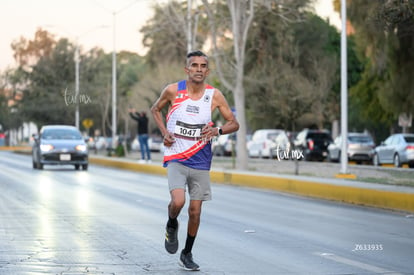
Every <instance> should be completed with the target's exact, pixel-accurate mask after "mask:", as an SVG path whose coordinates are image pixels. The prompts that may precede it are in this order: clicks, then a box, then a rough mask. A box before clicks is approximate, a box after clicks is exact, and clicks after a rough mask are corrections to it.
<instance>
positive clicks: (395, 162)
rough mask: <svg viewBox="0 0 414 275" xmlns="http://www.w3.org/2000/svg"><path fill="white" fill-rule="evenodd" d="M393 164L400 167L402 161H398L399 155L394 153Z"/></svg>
mask: <svg viewBox="0 0 414 275" xmlns="http://www.w3.org/2000/svg"><path fill="white" fill-rule="evenodd" d="M394 166H395V167H401V166H402V163H401V161H400V156H399V155H398V154H395V155H394Z"/></svg>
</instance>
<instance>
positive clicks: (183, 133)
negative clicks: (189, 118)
mask: <svg viewBox="0 0 414 275" xmlns="http://www.w3.org/2000/svg"><path fill="white" fill-rule="evenodd" d="M203 127H204V124H188V123H185V122H182V121H177V123H176V124H175V129H174V136H175V137H178V138H184V139H194V140H196V139H198V138H200V137H201V129H202V128H203Z"/></svg>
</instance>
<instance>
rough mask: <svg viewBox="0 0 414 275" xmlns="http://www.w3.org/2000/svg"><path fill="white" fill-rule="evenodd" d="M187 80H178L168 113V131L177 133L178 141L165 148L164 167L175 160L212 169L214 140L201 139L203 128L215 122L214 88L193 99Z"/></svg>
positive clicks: (175, 134) (176, 139)
mask: <svg viewBox="0 0 414 275" xmlns="http://www.w3.org/2000/svg"><path fill="white" fill-rule="evenodd" d="M186 86H187V81H186V80H182V81H180V82H178V89H177V94H176V97H175V100H174V102H173V104H172V106H171V108H170V110H169V112H168V114H167V117H166V122H167V130H168V131H169V132H170V133H174V137H175V142H174V143H173V145H172V146H170V147H165V150H164V166H167V165H168V162H171V161H175V162H179V163H181V164H183V165H185V166H188V167H191V168H194V169H200V170H210V168H211V160H212V158H213V154H212V152H211V142H210V140H203V139H201V128H203V127H204V126H205V125H206V124H208V123H211V104H212V101H213V95H214V90H215V89H214V87H212V86H210V85H206V88H205V90H204V94H203V96H202V97H201V98H200V99H198V100H192V99H191V98H190V97H189V96H188V93H187V87H186Z"/></svg>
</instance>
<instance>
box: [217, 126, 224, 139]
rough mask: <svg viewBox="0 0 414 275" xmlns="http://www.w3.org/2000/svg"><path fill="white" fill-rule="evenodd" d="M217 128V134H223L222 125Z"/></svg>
mask: <svg viewBox="0 0 414 275" xmlns="http://www.w3.org/2000/svg"><path fill="white" fill-rule="evenodd" d="M216 128H217V136H218V137H219V136H221V135H222V134H223V130H221V128H220V127H216Z"/></svg>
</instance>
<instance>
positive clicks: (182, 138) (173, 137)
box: [151, 51, 239, 270]
mask: <svg viewBox="0 0 414 275" xmlns="http://www.w3.org/2000/svg"><path fill="white" fill-rule="evenodd" d="M184 70H185V72H186V74H187V79H186V80H182V81H179V82H176V83H172V84H169V85H167V87H166V88H165V89H164V90H163V91H162V93H161V95H160V97H159V98H158V99H157V100H156V102H155V103H154V105H153V106H152V108H151V112H152V114H153V116H154V119H155V122H156V123H157V125H158V128H159V129H160V131H161V133H162V136H163V137H164V145H165V149H164V166H165V167H168V171H167V174H168V185H169V190H170V197H171V200H170V203H169V205H168V222H167V225H166V234H165V241H164V245H165V249H166V250H167V252H169V253H171V254H174V253H176V252H177V250H178V238H177V233H178V220H177V218H178V215H179V214H180V211H181V209H182V208H183V207H184V204H185V192H186V188H188V194H189V197H190V205H189V207H188V214H189V219H188V225H187V239H186V242H185V246H184V249H183V250H182V251H181V254H180V264H181V265H182V266H183V267H184V268H185V269H187V270H199V269H200V268H199V265H198V264H196V263H195V262H194V260H193V255H192V247H193V244H194V241H195V238H196V235H197V232H198V228H199V225H200V216H201V205H202V202H203V201H207V200H211V188H210V173H209V170H210V168H211V161H212V157H213V154H212V151H211V139H212V138H215V137H218V136H220V135H222V134H230V133H232V132H235V131H237V130H238V129H239V123H238V122H237V120H236V118H235V116H234V114H233V112H232V110H231V108H230V107H229V105H228V103H227V101H226V99H225V97H224V96H223V94H222V93H221V92H220V91H219V90H218V89H216V88H214V87H212V86H210V85H208V84H206V83H204V80H205V79H206V77H207V76H208V74H209V67H208V57H207V56H206V55H205V54H204V53H202V52H201V51H194V52H191V53H189V54H188V55H187V59H186V64H185V68H184ZM167 106H168V108H169V110H168V113H167V117H166V118H165V121H166V122H165V123H164V119H163V116H162V113H161V110H162V109H163V108H164V107H167ZM216 109H218V111H219V112H220V114H221V116H222V117H223V118H224V120H225V123H224V124H223V125H222V126H221V127H214V126H213V123H212V112H213V111H214V110H216Z"/></svg>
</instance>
